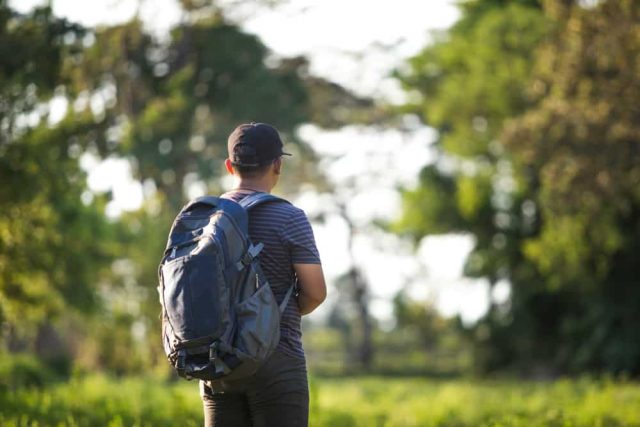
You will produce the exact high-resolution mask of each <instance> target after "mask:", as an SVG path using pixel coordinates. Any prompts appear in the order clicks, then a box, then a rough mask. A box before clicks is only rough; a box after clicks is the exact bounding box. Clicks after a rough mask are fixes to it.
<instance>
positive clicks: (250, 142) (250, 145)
mask: <svg viewBox="0 0 640 427" xmlns="http://www.w3.org/2000/svg"><path fill="white" fill-rule="evenodd" d="M227 149H228V151H229V159H230V160H231V164H233V165H234V166H263V165H266V164H269V162H272V161H273V160H275V159H277V158H278V157H280V156H282V155H285V156H290V155H291V154H289V153H285V152H284V151H282V140H281V139H280V135H279V134H278V131H277V130H276V128H274V127H273V126H271V125H268V124H266V123H254V122H251V123H246V124H242V125H240V126H238V127H237V128H235V129H234V131H233V132H231V135H229V140H228V141H227Z"/></svg>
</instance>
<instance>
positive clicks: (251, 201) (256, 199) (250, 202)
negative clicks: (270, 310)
mask: <svg viewBox="0 0 640 427" xmlns="http://www.w3.org/2000/svg"><path fill="white" fill-rule="evenodd" d="M268 202H284V203H289V204H290V203H291V202H289V201H288V200H285V199H283V198H281V197H278V196H274V195H273V194H269V193H263V192H261V191H257V192H255V193H251V194H249V195H248V196H246V197H245V198H244V199H242V200H240V203H239V204H240V206H242V207H243V208H245V209H246V210H247V212H248V211H249V210H250V209H251V208H254V207H256V206H258V205H261V204H263V203H268ZM261 249H262V248H261ZM258 269H259V270H260V274H261V275H263V276H264V273H262V269H261V268H260V266H259V265H258ZM295 287H296V283H295V281H294V282H293V283H292V284H291V286H289V289H287V293H286V294H285V296H284V299H283V300H282V302H281V303H280V306H279V307H278V309H279V311H280V315H282V313H284V310H285V308H286V307H287V304H288V303H289V299H290V298H291V295H293V291H294V289H295Z"/></svg>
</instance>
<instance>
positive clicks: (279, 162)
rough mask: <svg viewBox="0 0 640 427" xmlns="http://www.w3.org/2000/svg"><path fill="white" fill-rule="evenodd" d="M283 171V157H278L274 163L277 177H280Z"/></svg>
mask: <svg viewBox="0 0 640 427" xmlns="http://www.w3.org/2000/svg"><path fill="white" fill-rule="evenodd" d="M281 170H282V157H278V158H277V159H275V160H274V161H273V172H275V174H276V175H280V171H281Z"/></svg>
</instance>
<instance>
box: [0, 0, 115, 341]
mask: <svg viewBox="0 0 640 427" xmlns="http://www.w3.org/2000/svg"><path fill="white" fill-rule="evenodd" d="M83 34H84V30H83V29H82V28H80V27H78V26H77V25H73V24H70V23H68V22H67V21H65V20H61V19H57V18H55V17H53V15H52V14H51V10H50V9H49V8H39V9H36V10H34V11H33V12H32V13H31V14H28V15H18V14H15V13H13V12H12V11H11V10H10V9H9V8H8V7H7V6H6V5H5V4H4V2H1V3H0V35H1V36H0V51H1V52H2V53H3V55H2V58H3V59H2V61H0V74H1V75H2V78H0V125H1V127H2V133H1V134H0V180H1V181H2V186H1V187H0V209H1V210H2V212H3V215H2V218H0V249H1V250H0V322H2V325H3V337H2V338H3V344H5V345H8V346H9V347H12V348H17V349H20V348H25V347H26V348H29V349H34V347H33V342H34V341H33V337H34V336H35V334H36V333H37V332H38V330H42V327H43V326H45V325H46V323H48V322H50V321H52V320H54V319H56V318H57V317H59V316H60V315H61V314H62V313H64V312H66V311H67V310H71V311H77V312H82V313H88V312H91V311H94V310H95V309H96V308H97V307H98V296H97V292H96V288H95V287H94V283H95V282H97V281H98V279H99V277H101V275H102V274H103V273H104V270H105V269H106V268H107V267H108V265H109V262H110V260H112V259H113V255H114V252H115V251H114V248H113V246H114V242H113V241H112V240H110V239H109V237H110V235H111V233H112V225H110V224H108V223H107V221H106V219H105V218H104V215H103V214H102V210H103V208H104V203H103V201H102V200H100V199H96V200H94V201H93V202H91V201H90V200H89V199H88V198H86V197H85V198H84V199H83V197H82V196H83V194H84V192H85V191H86V176H85V173H84V171H83V170H82V169H81V168H80V165H79V161H78V157H79V155H80V154H81V153H82V151H83V150H84V149H85V148H86V147H87V146H88V145H89V143H90V141H91V140H92V138H93V133H94V130H95V128H96V125H95V123H94V121H93V118H92V117H90V116H87V115H82V114H78V115H76V114H73V113H71V112H69V113H68V114H67V116H66V118H64V119H63V120H62V121H61V122H59V123H56V124H54V125H50V124H49V123H48V117H47V116H48V114H47V113H48V104H47V103H48V101H49V100H50V99H51V97H52V96H53V95H54V93H55V92H56V91H58V90H59V87H60V85H62V84H64V83H65V79H64V76H63V73H62V69H63V63H64V58H65V57H66V56H68V55H73V54H74V53H75V52H77V51H78V50H79V49H80V45H81V38H82V36H83ZM83 200H84V202H83Z"/></svg>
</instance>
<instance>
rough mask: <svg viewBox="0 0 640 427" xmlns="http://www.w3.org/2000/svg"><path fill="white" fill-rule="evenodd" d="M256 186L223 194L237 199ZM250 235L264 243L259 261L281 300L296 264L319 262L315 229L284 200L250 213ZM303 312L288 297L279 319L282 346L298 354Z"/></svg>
mask: <svg viewBox="0 0 640 427" xmlns="http://www.w3.org/2000/svg"><path fill="white" fill-rule="evenodd" d="M253 192H254V191H253V190H245V189H239V190H233V191H230V192H228V193H225V194H224V195H223V197H225V198H229V199H231V200H234V201H236V202H238V201H240V200H242V199H243V198H244V197H246V196H248V195H249V194H252V193H253ZM249 236H250V237H251V240H252V242H253V243H254V244H257V243H262V244H263V245H264V249H263V250H262V252H261V253H260V265H261V267H262V270H263V271H264V273H265V275H266V276H267V279H268V280H269V284H270V285H271V289H272V290H273V292H274V294H275V296H276V300H277V301H278V303H280V302H282V300H283V298H284V295H285V294H286V292H287V290H288V289H289V287H290V286H291V284H292V283H294V281H295V280H296V277H295V271H294V267H293V264H320V257H319V255H318V250H317V249H316V245H315V239H314V236H313V230H312V228H311V225H310V224H309V220H308V219H307V216H306V215H305V213H304V211H303V210H301V209H299V208H297V207H295V206H293V205H291V204H289V203H285V202H270V203H265V204H263V205H260V206H257V207H255V208H253V209H252V210H251V213H250V214H249ZM300 319H301V316H300V312H299V310H298V306H297V304H296V299H295V298H291V299H289V303H288V304H287V308H286V309H285V311H284V313H283V315H282V319H281V321H280V332H281V339H280V344H279V348H280V349H282V350H283V351H285V352H286V353H289V354H291V355H296V356H304V351H303V348H302V331H301V328H300Z"/></svg>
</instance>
